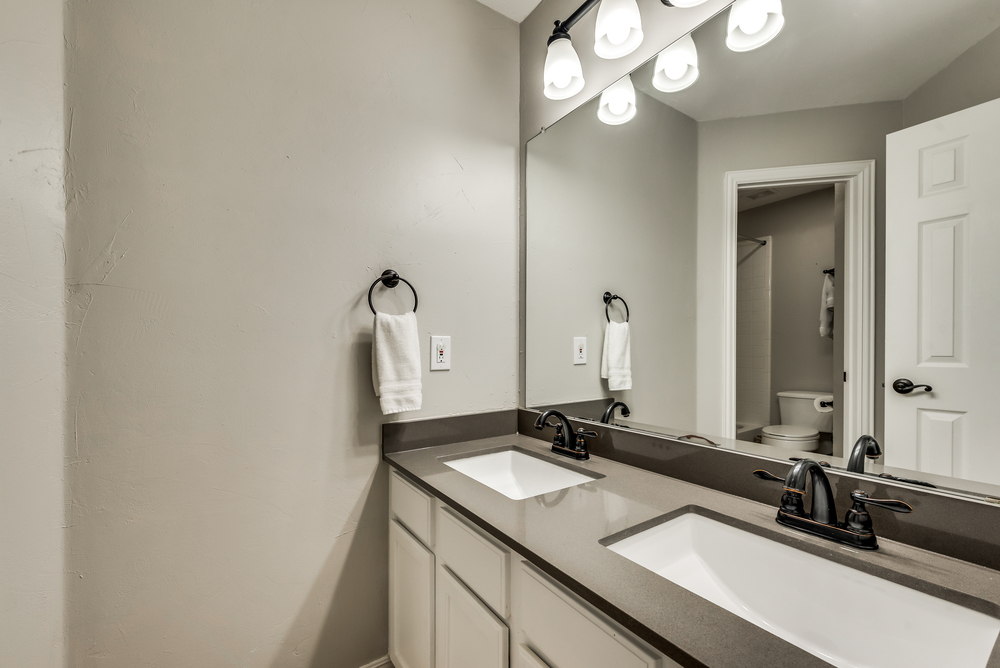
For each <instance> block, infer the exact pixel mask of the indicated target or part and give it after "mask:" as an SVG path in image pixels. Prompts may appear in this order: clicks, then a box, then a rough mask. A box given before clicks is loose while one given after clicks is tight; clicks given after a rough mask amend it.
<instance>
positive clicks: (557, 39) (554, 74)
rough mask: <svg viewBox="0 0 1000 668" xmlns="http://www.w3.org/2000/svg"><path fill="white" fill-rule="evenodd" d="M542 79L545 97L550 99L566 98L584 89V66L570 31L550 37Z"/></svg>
mask: <svg viewBox="0 0 1000 668" xmlns="http://www.w3.org/2000/svg"><path fill="white" fill-rule="evenodd" d="M542 79H543V81H544V84H545V88H544V89H543V91H544V93H545V97H547V98H549V99H550V100H565V99H567V98H570V97H573V96H574V95H576V94H577V93H579V92H580V91H581V90H583V84H584V81H583V66H582V65H581V64H580V56H578V55H576V49H574V48H573V41H572V40H571V39H570V37H569V33H568V32H559V33H553V34H552V36H551V37H549V52H548V53H547V54H546V55H545V69H544V71H543V73H542Z"/></svg>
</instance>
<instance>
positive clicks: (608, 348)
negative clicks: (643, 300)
mask: <svg viewBox="0 0 1000 668" xmlns="http://www.w3.org/2000/svg"><path fill="white" fill-rule="evenodd" d="M631 339H632V336H631V334H630V330H629V327H628V323H627V322H613V321H612V322H609V323H608V327H607V329H605V330H604V354H603V355H601V378H607V379H608V389H609V390H631V389H632V342H631Z"/></svg>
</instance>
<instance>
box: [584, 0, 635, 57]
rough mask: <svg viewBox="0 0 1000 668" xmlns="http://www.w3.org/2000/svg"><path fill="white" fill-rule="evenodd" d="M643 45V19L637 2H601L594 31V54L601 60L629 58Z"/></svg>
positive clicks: (617, 0) (615, 0)
mask: <svg viewBox="0 0 1000 668" xmlns="http://www.w3.org/2000/svg"><path fill="white" fill-rule="evenodd" d="M640 44H642V18H641V17H640V16H639V5H637V4H635V0H601V5H600V7H599V8H598V10H597V28H596V29H595V31H594V53H596V54H597V55H598V56H600V57H601V58H608V59H612V58H621V57H622V56H627V55H628V54H630V53H632V52H633V51H635V50H636V49H638V48H639V45H640Z"/></svg>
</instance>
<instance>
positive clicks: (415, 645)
mask: <svg viewBox="0 0 1000 668" xmlns="http://www.w3.org/2000/svg"><path fill="white" fill-rule="evenodd" d="M433 642H434V555H433V554H432V553H431V552H430V551H429V550H428V549H427V548H425V547H424V546H423V545H421V544H420V542H419V541H417V539H416V538H414V537H413V536H411V535H410V533H409V532H408V531H407V530H406V529H404V528H403V527H402V525H400V524H399V522H397V521H395V520H389V658H390V659H392V663H393V665H394V666H396V668H431V666H433V665H434V645H433Z"/></svg>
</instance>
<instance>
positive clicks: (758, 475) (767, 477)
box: [753, 469, 785, 483]
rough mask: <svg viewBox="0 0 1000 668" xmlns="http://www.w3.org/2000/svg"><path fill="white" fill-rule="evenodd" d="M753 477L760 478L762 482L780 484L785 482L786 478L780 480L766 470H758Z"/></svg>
mask: <svg viewBox="0 0 1000 668" xmlns="http://www.w3.org/2000/svg"><path fill="white" fill-rule="evenodd" d="M753 475H754V477H755V478H760V479H761V480H770V481H771V482H780V483H784V482H785V479H784V478H779V477H778V476H776V475H774V474H773V473H771V472H770V471H765V470H764V469H757V470H756V471H754V472H753Z"/></svg>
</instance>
